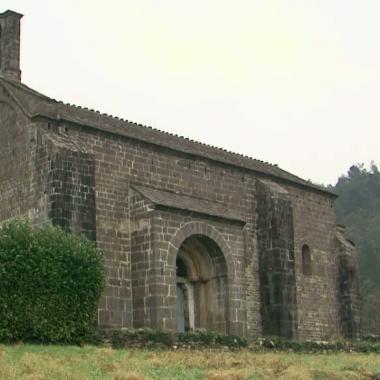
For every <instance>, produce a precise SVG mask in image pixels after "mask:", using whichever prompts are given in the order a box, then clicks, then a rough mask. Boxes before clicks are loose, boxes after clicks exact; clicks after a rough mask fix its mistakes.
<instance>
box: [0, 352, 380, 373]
mask: <svg viewBox="0 0 380 380" xmlns="http://www.w3.org/2000/svg"><path fill="white" fill-rule="evenodd" d="M0 379H4V380H5V379H6V380H8V379H9V380H13V379H29V380H45V379H54V380H60V379H62V380H63V379H64V380H82V379H83V380H85V379H114V380H155V379H160V380H161V379H164V380H166V379H167V380H171V379H181V380H198V379H199V380H200V379H205V380H245V379H247V380H248V379H250V380H255V379H257V380H266V379H282V380H309V379H310V380H311V379H316V380H325V379H327V380H328V379H332V380H343V379H344V380H351V379H352V380H359V379H363V380H364V379H365V380H375V379H377V380H380V355H375V354H370V355H361V354H330V355H321V354H319V355H309V354H305V355H301V354H290V353H253V352H248V351H240V352H222V351H213V352H211V351H146V350H145V351H144V350H113V349H111V348H96V347H84V348H79V347H69V346H67V347H65V346H35V345H17V346H0Z"/></svg>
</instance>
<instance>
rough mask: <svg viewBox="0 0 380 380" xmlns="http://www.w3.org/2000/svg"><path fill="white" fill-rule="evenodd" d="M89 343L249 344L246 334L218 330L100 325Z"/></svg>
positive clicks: (202, 346)
mask: <svg viewBox="0 0 380 380" xmlns="http://www.w3.org/2000/svg"><path fill="white" fill-rule="evenodd" d="M87 342H88V343H91V344H96V345H103V344H106V345H109V344H110V345H112V347H114V348H149V349H150V348H154V349H156V348H170V349H199V350H201V349H220V348H223V349H229V350H236V349H241V348H244V347H247V346H248V342H247V340H246V339H244V338H239V337H236V336H227V335H221V334H219V333H216V332H214V331H207V330H203V329H202V330H195V331H188V332H185V333H180V332H173V331H172V332H170V331H161V330H153V329H150V328H147V327H145V328H139V329H129V328H128V329H127V328H122V329H107V330H106V329H103V328H98V329H97V330H96V331H95V332H94V334H93V335H92V336H91V337H89V339H88V341H87Z"/></svg>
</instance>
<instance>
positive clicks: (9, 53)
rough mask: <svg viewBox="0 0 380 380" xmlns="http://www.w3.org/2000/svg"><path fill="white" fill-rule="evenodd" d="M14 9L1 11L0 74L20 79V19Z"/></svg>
mask: <svg viewBox="0 0 380 380" xmlns="http://www.w3.org/2000/svg"><path fill="white" fill-rule="evenodd" d="M21 18H22V15H21V14H19V13H16V12H13V11H5V12H4V13H0V76H3V77H5V78H9V79H13V80H17V81H20V80H21V71H20V20H21Z"/></svg>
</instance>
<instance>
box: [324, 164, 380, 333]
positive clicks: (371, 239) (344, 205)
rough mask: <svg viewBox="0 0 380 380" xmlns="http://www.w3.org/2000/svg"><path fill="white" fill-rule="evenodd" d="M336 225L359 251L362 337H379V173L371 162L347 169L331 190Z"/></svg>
mask: <svg viewBox="0 0 380 380" xmlns="http://www.w3.org/2000/svg"><path fill="white" fill-rule="evenodd" d="M332 190H334V191H335V192H336V193H337V194H338V196H339V197H338V199H337V202H336V206H337V212H338V219H339V222H340V223H341V224H343V225H345V226H346V228H347V230H346V231H347V236H348V238H349V239H351V240H353V241H354V242H355V243H356V246H357V250H358V262H359V278H360V283H361V292H362V320H363V330H364V332H365V333H376V334H380V317H379V310H380V172H379V170H378V168H377V166H376V164H375V163H373V162H372V164H371V166H370V168H369V169H366V168H365V167H364V165H363V164H357V165H353V166H351V167H350V169H349V170H348V172H347V174H346V175H342V176H341V177H340V178H339V179H338V182H337V183H336V185H335V186H334V187H332Z"/></svg>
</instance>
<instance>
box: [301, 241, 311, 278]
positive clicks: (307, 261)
mask: <svg viewBox="0 0 380 380" xmlns="http://www.w3.org/2000/svg"><path fill="white" fill-rule="evenodd" d="M302 273H303V274H304V275H305V276H310V275H311V254H310V248H309V246H308V245H306V244H305V245H304V246H303V247H302Z"/></svg>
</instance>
